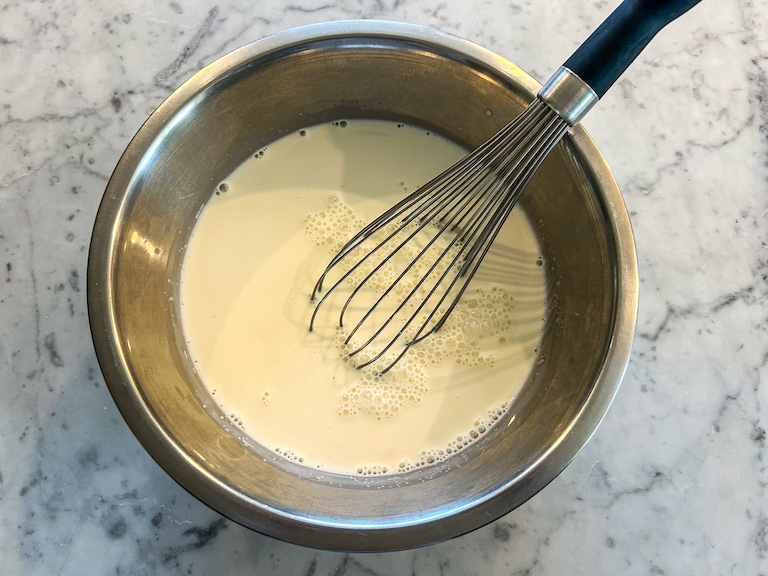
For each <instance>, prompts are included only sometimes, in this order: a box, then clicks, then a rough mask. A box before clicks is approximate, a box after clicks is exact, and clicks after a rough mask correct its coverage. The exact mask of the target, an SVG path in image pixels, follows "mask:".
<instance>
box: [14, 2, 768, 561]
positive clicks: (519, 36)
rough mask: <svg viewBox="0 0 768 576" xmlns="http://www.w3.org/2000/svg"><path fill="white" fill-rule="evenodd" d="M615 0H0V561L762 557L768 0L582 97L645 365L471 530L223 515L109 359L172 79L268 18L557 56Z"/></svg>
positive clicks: (544, 59) (682, 38) (709, 23)
mask: <svg viewBox="0 0 768 576" xmlns="http://www.w3.org/2000/svg"><path fill="white" fill-rule="evenodd" d="M616 4H617V2H616V0H609V1H604V0H597V1H595V2H592V1H587V0H574V1H570V2H567V1H565V0H559V1H548V2H531V1H530V0H519V1H513V2H511V3H510V2H506V1H498V0H497V1H491V0H467V1H464V2H459V1H456V2H452V3H448V2H442V1H441V0H356V1H351V0H265V1H261V2H249V1H246V0H208V2H207V3H206V2H204V1H203V0H194V1H190V2H182V0H176V1H167V0H160V1H154V2H152V1H147V0H131V1H127V0H119V1H113V2H106V1H102V2H95V3H93V2H85V1H83V0H71V1H68V2H65V1H63V0H51V1H47V2H44V1H31V0H30V1H24V0H10V1H7V0H6V1H5V2H3V3H0V73H1V77H2V81H0V406H1V407H2V408H0V414H1V415H2V418H0V566H2V568H0V570H2V572H3V573H4V574H11V575H17V574H18V575H46V576H48V575H53V574H77V575H90V574H99V575H101V574H194V575H207V574H260V575H266V574H284V575H289V576H293V575H308V576H312V575H321V574H334V575H341V574H349V575H358V574H359V575H370V576H376V575H384V574H415V575H424V576H429V575H437V574H441V575H464V574H483V575H485V574H528V575H531V576H534V575H544V574H557V575H560V574H692V575H694V574H695V575H703V574H729V575H731V574H744V575H756V574H760V573H763V574H765V573H768V493H767V491H766V486H767V484H766V482H767V481H768V474H767V473H766V466H767V465H768V453H767V452H766V433H765V428H766V427H767V426H766V424H768V421H767V420H766V416H765V410H766V407H768V394H766V386H768V306H767V305H766V304H767V303H768V300H767V299H766V294H768V282H766V276H767V275H768V194H766V190H767V189H768V186H767V185H766V177H767V176H768V140H767V132H768V83H767V82H766V74H768V5H766V4H764V3H758V2H755V1H754V0H723V1H719V2H718V1H715V0H705V1H704V2H703V3H702V4H701V5H700V6H698V7H697V8H695V9H694V11H693V12H692V13H690V14H689V15H688V16H686V17H685V18H683V19H681V20H680V21H678V22H677V23H676V24H674V25H673V27H672V28H670V29H668V30H667V31H665V32H663V33H662V35H661V36H660V37H659V38H657V39H656V40H655V41H654V42H653V43H652V44H651V46H650V47H649V48H648V50H647V51H646V52H645V53H644V54H642V55H641V57H640V58H639V60H638V62H636V63H635V65H634V67H633V68H631V69H630V70H629V71H628V72H627V73H626V75H625V76H624V77H623V79H621V80H620V82H619V83H618V85H617V86H616V87H615V88H614V89H613V91H611V92H609V93H608V95H607V96H606V97H605V99H604V101H603V102H601V104H600V105H599V106H598V108H596V109H595V110H594V111H593V112H592V113H591V115H590V117H589V118H588V119H587V121H586V126H587V128H588V129H589V130H590V132H591V134H592V136H593V137H594V138H595V140H596V141H597V143H598V146H600V148H601V150H602V151H603V153H604V155H605V156H606V158H607V160H608V162H609V164H610V165H611V167H612V169H613V170H614V172H615V175H616V178H617V180H618V181H619V183H620V185H621V187H622V189H623V191H624V194H625V196H626V202H627V204H628V206H629V209H630V211H631V214H632V219H633V225H634V228H635V233H636V237H637V245H638V253H639V261H640V277H641V294H640V297H641V305H640V316H639V327H638V335H637V338H636V342H635V351H634V355H633V357H632V360H631V363H630V366H629V370H628V373H627V377H626V379H625V381H624V384H623V387H622V388H621V390H620V392H619V394H618V396H617V398H616V401H615V403H614V405H613V407H612V408H611V410H610V412H609V413H608V416H607V417H606V419H605V421H604V422H603V424H602V426H601V427H600V429H599V430H598V432H597V433H596V434H595V436H594V437H593V439H592V440H591V441H590V443H589V444H588V445H587V446H586V448H585V449H584V450H583V451H582V452H581V454H580V455H579V456H578V457H577V459H576V460H575V461H574V462H573V464H572V465H571V466H570V467H569V468H568V469H567V470H566V471H565V472H564V473H563V474H561V475H560V476H559V477H558V478H557V479H556V480H555V481H554V482H552V484H551V485H549V486H548V487H547V488H546V489H544V490H543V491H542V492H541V493H540V494H538V495H537V496H536V497H534V498H533V499H532V500H531V501H529V502H528V503H527V504H525V505H524V506H522V507H521V508H519V509H518V510H516V511H514V512H512V513H510V514H509V515H507V516H506V517H504V518H502V519H501V520H499V521H498V522H495V523H494V524H491V525H489V526H487V527H485V528H483V529H481V530H478V531H476V532H474V533H472V534H469V535H467V536H464V537H461V538H458V539H456V540H454V541H451V542H447V543H443V544H439V545H435V546H431V547H427V548H422V549H419V550H414V551H408V552H397V553H388V554H374V555H364V554H360V555H357V554H356V555H346V554H340V553H328V552H318V551H314V550H309V549H304V548H300V547H297V546H293V545H289V544H284V543H281V542H277V541H274V540H272V539H270V538H267V537H264V536H261V535H259V534H256V533H253V532H250V531H248V530H246V529H244V528H241V527H239V526H237V525H235V524H233V523H232V522H229V521H227V520H225V519H223V518H222V517H220V516H219V515H218V514H216V513H215V512H213V511H211V510H210V509H208V508H207V507H205V506H204V505H202V504H200V503H199V502H197V501H196V500H195V499H194V498H193V497H191V496H189V495H188V494H187V493H185V492H184V491H183V490H182V489H181V488H179V487H178V486H177V485H176V484H175V483H174V482H173V481H172V480H171V479H170V478H168V477H167V476H166V475H165V473H164V472H162V470H160V468H159V467H158V466H157V465H156V464H155V463H154V462H153V461H152V460H151V459H150V458H149V456H148V455H147V454H146V453H145V452H144V451H143V449H142V448H141V447H140V446H139V444H138V443H137V442H136V440H135V439H134V438H133V436H132V435H131V433H130V431H129V430H128V428H127V426H126V425H125V424H124V422H123V420H122V419H121V417H120V415H119V413H118V412H117V410H116V408H115V405H114V403H113V402H112V399H111V397H110V396H109V393H108V391H107V389H106V387H105V385H104V383H103V380H102V378H101V374H100V372H99V369H98V366H97V364H96V359H95V356H94V352H93V348H92V345H91V341H90V336H89V330H88V323H87V314H86V306H85V285H84V284H85V267H86V254H87V245H88V238H89V233H90V230H91V226H92V224H93V219H94V216H95V212H96V208H97V205H98V202H99V200H100V198H101V195H102V192H103V190H104V186H105V184H106V180H107V178H108V176H109V174H110V172H111V170H112V168H113V167H114V165H115V163H116V162H117V159H118V158H119V155H120V153H121V151H122V150H123V149H124V147H125V146H126V145H127V143H128V141H129V139H130V138H131V136H132V135H133V134H134V132H135V131H136V130H137V129H138V128H139V126H140V125H141V123H142V121H143V120H144V119H145V118H146V116H147V115H148V114H149V113H150V112H151V111H152V110H153V109H154V107H156V106H157V105H158V104H159V103H160V102H161V101H162V99H163V98H164V97H165V96H166V95H167V94H168V93H169V91H170V90H171V89H172V88H174V87H175V86H177V85H178V84H180V83H181V82H182V81H183V80H184V79H186V78H188V77H189V76H190V75H191V74H192V73H194V71H196V70H197V69H198V68H200V67H201V66H202V65H204V64H207V63H209V62H211V61H212V60H214V59H216V58H217V57H219V56H221V55H223V54H224V53H226V52H228V51H229V50H231V49H234V48H236V47H238V46H240V45H242V44H244V43H246V42H248V41H251V40H254V39H256V38H259V37H261V36H263V35H265V34H267V33H270V32H274V31H277V30H280V29H284V28H288V27H291V26H295V25H299V24H304V23H309V22H315V21H320V20H333V19H341V18H383V19H393V20H403V21H409V22H414V23H419V24H425V25H430V26H434V27H437V28H440V29H442V30H445V31H448V32H453V33H456V34H459V35H461V36H464V37H466V38H469V39H471V40H474V41H476V42H478V43H480V44H482V45H484V46H486V47H488V48H491V49H492V50H495V51H496V52H498V53H499V54H502V55H503V56H505V57H507V58H509V59H510V60H512V61H514V62H516V63H517V64H519V65H520V66H522V67H523V68H524V69H527V70H528V71H529V72H531V73H532V74H534V75H535V76H536V77H538V78H539V79H544V78H545V77H546V76H547V75H548V74H549V73H550V72H551V71H553V70H554V69H555V68H556V67H557V66H558V65H559V64H560V63H561V62H562V61H564V60H565V58H566V57H567V56H568V55H569V54H570V52H571V51H572V50H573V49H574V48H575V46H576V45H577V44H578V43H579V42H580V41H581V40H583V38H584V37H586V35H587V33H588V32H589V31H590V30H591V29H592V28H593V27H594V26H596V25H597V23H598V22H599V21H600V20H601V19H602V18H603V17H604V16H605V15H606V14H607V13H608V12H609V11H610V10H612V9H613V7H614V6H615V5H616Z"/></svg>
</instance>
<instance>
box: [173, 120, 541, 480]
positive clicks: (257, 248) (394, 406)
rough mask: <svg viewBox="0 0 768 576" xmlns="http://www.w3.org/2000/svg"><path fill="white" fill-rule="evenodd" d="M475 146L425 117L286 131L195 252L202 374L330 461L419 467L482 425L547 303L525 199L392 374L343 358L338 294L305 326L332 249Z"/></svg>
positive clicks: (509, 384) (195, 242)
mask: <svg viewBox="0 0 768 576" xmlns="http://www.w3.org/2000/svg"><path fill="white" fill-rule="evenodd" d="M464 154H465V150H464V149H463V148H461V147H459V146H457V145H456V144H453V143H451V142H449V141H447V140H445V139H443V138H441V137H438V136H436V135H434V134H430V133H429V132H426V131H424V130H422V129H419V128H415V127H412V126H408V125H402V124H396V123H391V122H384V121H374V120H354V121H339V122H333V123H329V124H326V125H318V126H313V127H310V128H307V129H306V130H302V131H300V132H297V133H295V134H290V135H288V136H285V137H283V138H282V139H280V140H278V141H277V142H275V143H273V144H271V145H270V146H268V147H267V148H266V149H264V150H262V151H260V152H259V153H257V154H255V155H254V157H252V158H251V159H249V160H247V161H246V162H245V163H244V164H242V165H241V166H240V167H239V168H238V169H237V170H235V171H234V172H233V173H232V174H231V175H230V177H228V178H227V179H226V180H225V181H224V182H223V183H222V184H221V185H220V186H219V187H218V188H217V191H216V194H214V195H213V196H212V198H211V200H210V201H209V202H208V204H207V205H206V206H205V208H204V209H203V211H202V213H201V214H200V217H199V219H198V222H197V224H196V225H195V228H194V230H193V234H192V237H191V239H190V241H189V244H188V248H187V252H186V255H185V261H184V267H183V272H182V283H181V311H182V324H183V329H184V334H185V337H186V339H187V345H188V348H189V352H190V354H191V357H192V358H193V360H194V363H195V367H196V369H197V371H198V373H199V374H200V377H201V379H202V380H203V382H204V383H205V384H206V386H207V387H208V388H209V389H210V390H211V392H212V393H213V397H214V398H215V399H216V401H217V402H218V403H219V404H220V405H221V406H222V408H223V409H224V410H225V411H226V413H227V414H230V415H231V417H232V419H233V420H234V422H235V423H236V424H237V425H239V426H241V427H242V428H243V430H244V431H245V432H247V433H248V434H249V435H251V436H252V437H253V438H255V439H256V440H258V441H259V442H260V443H261V444H263V445H264V446H266V447H268V448H270V449H272V450H274V451H275V452H277V453H279V454H281V455H282V456H284V457H286V458H288V459H291V460H294V461H299V462H302V463H303V464H306V465H308V466H313V467H319V468H322V469H325V470H332V471H338V472H345V473H351V474H380V473H391V472H397V471H403V470H408V469H411V468H413V467H416V466H422V465H425V464H429V463H432V462H435V461H437V460H441V459H444V458H447V457H448V456H450V455H451V454H454V453H455V452H457V451H459V450H461V449H462V448H463V447H465V446H466V445H468V444H470V443H472V442H474V441H475V440H477V439H479V438H481V437H482V435H483V434H485V433H486V432H487V430H488V429H489V428H490V427H491V426H492V424H493V422H494V421H495V420H496V419H498V417H499V416H500V415H501V414H503V412H504V411H505V410H506V408H507V407H508V405H509V403H510V402H511V401H512V400H513V399H514V397H515V395H516V394H517V393H518V392H519V390H520V387H521V386H522V385H523V383H524V381H525V379H526V377H527V375H528V374H529V372H530V371H531V368H532V365H533V361H534V359H535V355H536V351H535V349H536V346H537V344H538V341H539V338H540V333H541V329H542V327H543V317H544V308H545V283H544V273H543V270H544V267H543V266H541V264H542V262H541V259H540V256H539V254H540V252H539V247H538V244H537V242H536V238H535V236H534V234H533V231H532V229H531V227H530V225H529V223H528V221H527V219H526V217H525V214H524V213H523V212H522V211H521V210H519V209H516V210H514V211H513V212H512V214H511V216H510V218H509V220H508V221H507V223H506V224H505V225H504V228H503V229H502V231H501V233H500V235H499V237H498V238H497V240H496V242H495V243H494V245H493V247H492V249H491V252H490V253H489V254H488V256H487V257H486V261H485V262H484V264H483V267H481V269H480V271H479V272H478V275H477V277H476V279H475V281H474V282H473V283H472V285H471V287H470V289H469V290H468V292H467V293H466V294H465V295H464V297H463V299H462V301H461V303H460V304H459V306H458V307H457V309H456V310H455V311H454V313H453V315H452V316H451V317H450V319H449V320H448V322H447V323H446V325H445V326H444V327H443V328H442V329H441V330H440V331H439V332H438V333H436V334H435V335H434V336H432V337H430V338H428V339H427V340H425V341H424V342H422V343H420V344H418V345H416V346H415V347H414V348H412V349H411V351H409V353H408V354H407V355H406V356H405V357H404V358H403V359H402V360H401V361H400V362H399V363H398V364H397V365H396V366H395V367H394V368H393V369H392V370H391V371H390V372H388V373H386V374H385V375H383V376H379V375H378V373H377V371H376V370H375V369H374V368H367V369H363V370H356V369H354V368H353V367H352V366H351V365H350V362H348V361H345V360H344V356H345V350H346V349H345V347H344V346H343V338H344V332H342V331H339V330H338V329H337V328H336V327H335V323H334V318H337V317H338V306H337V307H336V309H335V314H336V316H334V303H333V302H330V303H329V304H328V305H327V308H328V310H327V311H326V310H325V309H323V310H321V313H320V314H319V315H318V322H317V326H316V329H315V331H313V332H311V333H310V332H309V331H308V323H309V318H310V316H311V313H312V309H313V306H312V305H311V303H310V301H309V294H310V293H311V291H312V287H313V285H314V283H315V281H316V280H317V278H318V276H319V275H320V274H321V273H322V271H323V269H324V268H325V266H326V264H327V263H328V261H329V259H330V257H331V256H332V255H333V254H334V253H335V251H336V250H337V249H338V248H339V247H340V246H341V245H342V244H343V243H344V241H346V240H347V239H348V237H349V236H351V235H352V234H353V233H354V232H355V231H356V230H357V229H358V228H359V227H360V226H361V225H363V224H364V223H367V222H369V221H371V220H372V219H373V218H374V217H376V216H377V215H378V214H379V213H381V212H382V211H383V210H385V209H386V208H388V207H389V206H391V205H392V204H394V203H395V202H396V201H397V200H399V199H401V198H403V197H404V195H405V194H406V193H407V192H411V191H413V190H415V189H416V188H418V186H419V185H421V184H423V183H424V182H426V181H427V180H429V179H430V178H432V177H433V176H434V175H435V174H438V173H440V172H441V171H442V170H444V169H445V168H447V167H448V166H449V165H451V164H452V163H453V162H455V161H456V160H458V159H459V158H461V157H462V156H463V155H464ZM374 288H375V287H374ZM384 313H386V311H377V314H378V317H374V318H373V321H374V322H376V321H380V320H381V318H382V316H381V314H384Z"/></svg>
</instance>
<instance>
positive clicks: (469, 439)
mask: <svg viewBox="0 0 768 576" xmlns="http://www.w3.org/2000/svg"><path fill="white" fill-rule="evenodd" d="M507 410H509V403H508V402H504V403H503V404H502V405H501V406H498V407H497V408H494V409H492V410H489V411H488V413H487V415H486V416H485V417H484V418H478V419H477V420H475V421H474V422H473V423H472V428H470V429H469V430H468V431H466V432H465V433H464V434H459V435H458V436H456V438H455V439H454V440H451V441H450V442H449V443H448V445H447V446H444V447H442V448H435V449H430V450H423V451H422V452H421V454H419V456H418V457H417V458H416V459H415V460H414V461H413V462H411V461H409V460H405V461H403V462H400V464H399V465H398V467H397V470H392V471H391V472H393V473H397V472H401V473H402V472H410V471H411V470H417V469H419V468H423V467H425V466H430V465H432V464H436V463H437V462H442V461H443V460H446V459H447V458H450V457H451V456H453V455H454V454H457V453H458V452H460V451H461V450H464V449H465V448H466V447H467V446H469V445H470V444H473V443H474V442H477V441H478V440H480V439H481V438H482V437H483V436H484V435H485V434H487V433H488V431H489V430H490V429H491V427H492V426H493V425H494V424H495V423H496V421H497V420H499V418H501V417H502V416H503V415H504V414H505V413H506V412H507ZM361 470H362V471H363V472H361ZM357 472H358V474H363V473H364V474H365V475H376V474H386V473H387V468H386V466H363V467H360V468H358V470H357Z"/></svg>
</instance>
